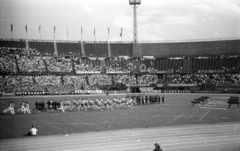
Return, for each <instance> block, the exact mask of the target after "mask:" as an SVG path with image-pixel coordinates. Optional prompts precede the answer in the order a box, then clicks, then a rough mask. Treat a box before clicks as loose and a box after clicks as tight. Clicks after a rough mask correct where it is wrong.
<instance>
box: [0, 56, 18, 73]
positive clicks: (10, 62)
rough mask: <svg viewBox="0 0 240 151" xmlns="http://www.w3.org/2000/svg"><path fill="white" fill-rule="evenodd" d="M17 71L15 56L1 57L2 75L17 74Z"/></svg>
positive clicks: (0, 71)
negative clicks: (7, 73)
mask: <svg viewBox="0 0 240 151" xmlns="http://www.w3.org/2000/svg"><path fill="white" fill-rule="evenodd" d="M16 71H17V68H16V63H15V58H14V56H0V73H6V72H10V73H16Z"/></svg>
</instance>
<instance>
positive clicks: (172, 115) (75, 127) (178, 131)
mask: <svg viewBox="0 0 240 151" xmlns="http://www.w3.org/2000/svg"><path fill="white" fill-rule="evenodd" d="M149 95H155V94H149ZM159 95H160V96H163V95H164V97H165V104H162V103H161V104H155V105H139V106H137V105H134V108H133V109H130V108H122V109H115V110H113V111H112V110H107V111H103V112H101V111H87V112H85V111H67V112H65V113H60V112H49V113H39V112H33V113H32V114H25V115H24V114H22V113H17V114H16V115H10V114H1V115H0V129H1V135H0V138H1V140H0V150H1V151H10V150H11V151H12V150H14V151H15V150H20V151H27V150H29V151H30V150H31V151H40V150H51V151H55V150H56V151H88V150H89V151H90V150H91V151H92V150H99V151H115V150H116V151H117V150H120V151H130V150H131V151H135V150H136V151H150V150H153V148H154V143H159V144H160V145H161V148H162V149H163V150H164V151H166V150H169V151H170V150H178V151H179V150H180V151H190V150H195V151H198V150H211V151H227V150H231V151H239V150H240V145H239V144H240V109H239V108H237V106H235V105H232V106H231V107H230V108H229V109H227V108H221V109H218V108H200V107H199V106H194V107H192V108H191V101H192V100H193V99H195V98H198V97H199V96H203V95H204V96H209V97H210V101H227V99H228V97H230V96H236V95H233V94H159ZM115 96H116V97H125V95H110V97H111V98H113V97H115ZM238 96H239V95H238ZM85 97H90V95H86V96H83V95H80V96H76V95H75V96H74V95H69V96H67V95H66V96H26V97H6V98H0V103H1V105H0V109H1V111H3V109H4V108H6V107H7V102H8V101H9V100H13V101H14V102H15V105H16V107H15V110H16V109H18V108H20V103H21V102H22V100H25V101H29V103H30V108H31V109H33V108H34V103H35V101H37V100H48V99H51V98H52V99H68V98H69V99H71V100H73V99H74V98H85ZM91 97H93V98H95V97H100V98H106V96H105V95H91ZM31 125H35V127H36V128H37V129H38V135H37V136H34V137H29V136H27V135H26V133H27V131H28V130H29V129H30V127H31Z"/></svg>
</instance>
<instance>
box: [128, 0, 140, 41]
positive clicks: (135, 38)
mask: <svg viewBox="0 0 240 151" xmlns="http://www.w3.org/2000/svg"><path fill="white" fill-rule="evenodd" d="M129 5H131V6H132V8H133V43H134V44H136V43H138V31H137V8H138V6H140V5H141V0H129Z"/></svg>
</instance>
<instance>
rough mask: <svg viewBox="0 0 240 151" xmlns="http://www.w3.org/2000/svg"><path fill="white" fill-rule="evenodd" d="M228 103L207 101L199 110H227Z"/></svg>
mask: <svg viewBox="0 0 240 151" xmlns="http://www.w3.org/2000/svg"><path fill="white" fill-rule="evenodd" d="M227 107H228V103H227V102H226V101H209V102H208V103H207V104H205V105H204V106H201V108H205V109H227Z"/></svg>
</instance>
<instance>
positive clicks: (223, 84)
mask: <svg viewBox="0 0 240 151" xmlns="http://www.w3.org/2000/svg"><path fill="white" fill-rule="evenodd" d="M216 86H222V87H240V84H226V83H217V84H216Z"/></svg>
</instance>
